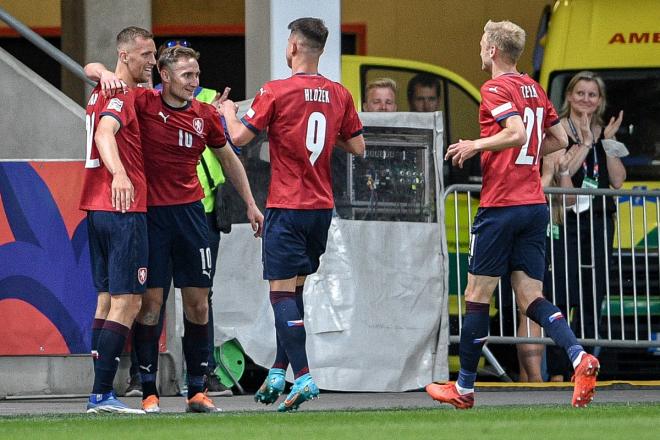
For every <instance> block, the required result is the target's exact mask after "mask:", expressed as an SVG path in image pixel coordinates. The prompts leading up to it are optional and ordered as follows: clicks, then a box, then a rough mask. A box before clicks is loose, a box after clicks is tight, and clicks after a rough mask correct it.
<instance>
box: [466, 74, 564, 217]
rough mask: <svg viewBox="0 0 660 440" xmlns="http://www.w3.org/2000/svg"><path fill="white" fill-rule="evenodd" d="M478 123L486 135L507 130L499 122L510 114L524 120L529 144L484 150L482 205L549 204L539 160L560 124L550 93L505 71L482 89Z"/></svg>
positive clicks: (482, 159)
mask: <svg viewBox="0 0 660 440" xmlns="http://www.w3.org/2000/svg"><path fill="white" fill-rule="evenodd" d="M481 96H482V101H481V106H480V108H479V123H480V125H481V137H482V138H485V137H488V136H493V135H495V134H497V133H498V132H500V131H501V130H502V126H501V125H500V124H502V123H503V121H504V120H505V119H507V118H510V117H511V116H516V115H517V116H520V117H521V118H522V120H523V123H524V125H525V131H526V135H527V141H526V143H525V144H523V145H522V146H520V147H515V148H507V149H505V150H501V151H483V152H482V153H481V169H482V170H483V191H482V193H481V204H480V206H483V207H490V206H515V205H530V204H536V203H545V197H544V195H543V187H542V185H541V178H540V176H541V173H540V169H539V167H540V166H539V162H540V158H541V142H542V140H543V133H545V130H546V129H547V128H548V127H551V126H553V125H556V124H558V123H559V116H557V112H556V111H555V109H554V107H553V106H552V102H550V100H549V99H548V96H547V95H546V94H545V91H544V90H543V89H542V88H541V86H540V85H539V84H538V83H537V82H536V81H534V80H533V79H532V78H530V77H529V76H527V75H526V74H524V73H517V72H512V73H505V74H503V75H500V76H498V77H496V78H493V79H491V80H489V81H487V82H486V83H485V84H484V85H483V86H482V87H481Z"/></svg>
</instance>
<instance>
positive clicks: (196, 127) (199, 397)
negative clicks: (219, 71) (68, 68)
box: [86, 46, 263, 413]
mask: <svg viewBox="0 0 660 440" xmlns="http://www.w3.org/2000/svg"><path fill="white" fill-rule="evenodd" d="M198 57H199V54H198V53H197V52H196V51H194V50H193V49H190V48H186V47H181V46H175V47H170V48H167V49H165V50H164V51H163V52H162V54H161V55H160V56H159V58H158V68H159V72H160V75H161V79H162V82H163V90H162V93H161V92H158V91H156V90H147V89H137V90H135V95H136V97H135V109H136V112H137V115H138V120H139V124H140V132H141V139H142V146H143V150H144V160H145V171H146V175H147V180H148V182H149V185H148V193H147V206H148V210H147V222H148V228H149V271H150V273H149V275H150V276H149V281H148V284H147V287H148V288H147V293H146V294H145V295H144V298H143V301H142V307H141V309H140V312H139V314H138V316H137V319H136V324H135V328H134V332H135V349H136V354H137V357H138V362H139V364H140V374H141V378H142V391H143V400H142V406H143V409H144V410H145V411H147V412H150V413H156V412H160V407H159V400H158V392H157V389H156V371H157V366H158V338H159V336H160V335H159V334H158V332H157V331H156V330H157V329H158V328H159V327H158V321H159V317H160V310H161V306H162V303H163V296H164V295H163V294H164V289H169V283H170V280H171V278H172V277H173V278H174V285H175V287H179V288H181V292H182V299H183V309H184V328H185V331H184V337H183V351H184V357H185V359H186V367H187V373H188V374H187V376H188V399H187V411H190V412H217V411H219V409H218V408H217V407H216V406H215V405H214V403H213V401H212V400H211V399H209V398H208V396H207V395H206V393H205V392H204V379H205V377H204V376H205V374H206V366H207V364H208V356H209V346H208V329H207V326H208V293H209V287H210V286H211V275H210V273H211V267H212V264H213V261H212V258H211V250H210V248H209V242H208V229H207V223H206V215H205V213H204V208H203V206H202V204H201V199H202V198H203V197H204V192H203V190H202V188H201V185H200V183H199V179H198V177H197V162H198V160H199V157H200V155H201V154H202V152H203V151H204V149H205V148H206V146H208V147H209V148H211V149H212V150H213V151H214V153H215V154H216V155H217V156H218V158H219V159H220V161H221V163H222V167H223V170H224V172H225V173H226V175H227V176H228V177H229V179H230V180H231V181H232V183H233V184H234V186H235V187H236V189H237V191H238V193H239V194H240V195H241V197H242V198H243V200H244V201H245V203H246V205H247V217H248V219H249V220H250V223H251V224H252V227H253V230H254V231H255V236H260V235H261V229H262V224H263V215H262V214H261V212H260V211H259V209H258V208H257V206H256V203H255V201H254V198H253V196H252V192H251V191H250V185H249V183H248V180H247V176H246V174H245V169H244V168H243V165H242V164H241V162H240V160H239V159H238V157H237V156H236V154H235V153H234V151H233V150H232V149H231V148H229V147H225V143H226V138H225V135H224V130H223V128H222V125H221V123H220V118H219V117H218V114H217V112H216V109H215V108H214V107H213V106H212V105H210V104H205V103H202V102H200V101H197V100H195V99H194V91H195V89H196V88H197V87H198V86H199V74H200V70H199V64H198V62H197V59H198ZM93 66H94V69H91V68H90V69H89V70H95V71H97V72H98V71H102V70H103V66H102V65H98V64H94V65H93ZM86 70H87V68H86ZM223 99H224V97H223Z"/></svg>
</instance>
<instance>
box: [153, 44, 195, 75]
mask: <svg viewBox="0 0 660 440" xmlns="http://www.w3.org/2000/svg"><path fill="white" fill-rule="evenodd" d="M182 58H185V59H189V58H194V59H196V60H198V59H199V52H197V51H196V50H195V49H191V48H189V47H182V46H173V47H168V48H166V49H165V50H163V52H162V53H161V54H160V56H159V57H158V70H161V69H162V68H163V67H170V66H171V65H172V64H174V63H176V62H177V61H179V60H180V59H182Z"/></svg>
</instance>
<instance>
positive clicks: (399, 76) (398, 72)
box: [360, 67, 445, 112]
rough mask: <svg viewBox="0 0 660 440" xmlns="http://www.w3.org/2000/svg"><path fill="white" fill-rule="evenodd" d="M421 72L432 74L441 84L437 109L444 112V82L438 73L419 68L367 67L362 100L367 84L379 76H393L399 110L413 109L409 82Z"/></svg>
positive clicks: (422, 73) (364, 97)
mask: <svg viewBox="0 0 660 440" xmlns="http://www.w3.org/2000/svg"><path fill="white" fill-rule="evenodd" d="M420 74H421V75H427V76H430V77H431V78H433V79H434V80H436V81H438V84H439V86H440V99H439V101H438V107H437V108H436V110H438V111H443V112H444V111H445V105H444V99H443V96H444V90H443V89H444V85H443V83H442V80H441V78H440V77H439V76H437V75H430V74H427V73H425V72H422V71H419V70H411V69H387V68H382V67H372V68H368V69H366V71H365V73H364V75H363V77H362V90H361V91H360V92H361V93H362V102H364V101H365V100H366V96H365V94H364V93H365V88H366V86H367V84H369V83H370V82H371V81H374V80H376V79H378V78H391V79H393V80H394V81H395V82H396V85H397V94H396V105H397V111H400V112H408V111H413V110H414V109H412V108H411V106H410V105H409V103H408V83H409V82H410V81H411V80H412V79H413V78H414V77H416V76H417V75H420Z"/></svg>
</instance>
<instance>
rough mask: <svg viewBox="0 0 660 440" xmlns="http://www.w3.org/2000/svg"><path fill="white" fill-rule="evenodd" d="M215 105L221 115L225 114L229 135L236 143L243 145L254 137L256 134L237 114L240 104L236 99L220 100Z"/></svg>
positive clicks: (239, 145)
mask: <svg viewBox="0 0 660 440" xmlns="http://www.w3.org/2000/svg"><path fill="white" fill-rule="evenodd" d="M214 102H216V101H214ZM214 107H215V108H216V109H217V110H218V113H220V115H222V116H224V118H225V123H226V124H227V131H228V132H229V137H230V138H231V141H232V143H233V144H234V145H236V146H238V147H243V146H245V145H246V144H247V143H248V142H250V141H251V140H252V139H254V136H255V134H254V133H253V132H252V131H251V130H250V129H249V128H247V127H246V126H245V125H243V123H242V122H241V121H240V119H238V116H237V115H236V113H237V112H238V105H236V103H234V101H232V100H231V99H226V100H224V101H222V102H220V101H218V102H217V104H214Z"/></svg>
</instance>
